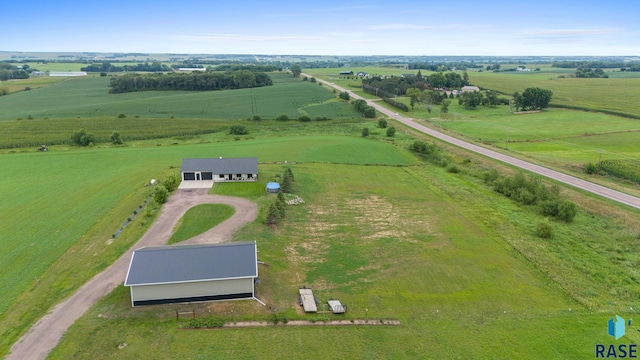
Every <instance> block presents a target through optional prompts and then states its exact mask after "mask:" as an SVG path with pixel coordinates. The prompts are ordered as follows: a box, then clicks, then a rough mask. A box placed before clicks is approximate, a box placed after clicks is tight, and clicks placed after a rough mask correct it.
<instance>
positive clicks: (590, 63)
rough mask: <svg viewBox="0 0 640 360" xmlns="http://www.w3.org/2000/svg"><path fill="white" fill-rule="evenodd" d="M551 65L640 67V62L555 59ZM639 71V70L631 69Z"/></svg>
mask: <svg viewBox="0 0 640 360" xmlns="http://www.w3.org/2000/svg"><path fill="white" fill-rule="evenodd" d="M551 66H553V67H557V68H565V69H573V68H587V69H589V68H593V69H615V68H620V69H627V70H628V69H629V68H640V63H637V62H624V61H554V62H553V63H551ZM631 71H638V70H631Z"/></svg>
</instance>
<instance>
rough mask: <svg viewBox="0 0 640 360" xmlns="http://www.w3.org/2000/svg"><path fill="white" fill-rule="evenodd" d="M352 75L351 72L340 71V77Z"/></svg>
mask: <svg viewBox="0 0 640 360" xmlns="http://www.w3.org/2000/svg"><path fill="white" fill-rule="evenodd" d="M349 75H353V71H340V76H349Z"/></svg>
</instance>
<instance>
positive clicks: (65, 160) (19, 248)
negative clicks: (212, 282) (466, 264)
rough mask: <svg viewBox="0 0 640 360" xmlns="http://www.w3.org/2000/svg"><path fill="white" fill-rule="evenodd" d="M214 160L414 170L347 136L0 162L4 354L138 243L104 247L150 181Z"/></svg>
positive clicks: (377, 146)
mask: <svg viewBox="0 0 640 360" xmlns="http://www.w3.org/2000/svg"><path fill="white" fill-rule="evenodd" d="M291 149H298V150H297V151H292V150H291ZM212 154H214V156H219V155H223V156H229V157H233V156H239V157H241V156H257V157H258V159H259V161H260V162H261V163H272V162H283V161H289V162H291V163H295V162H321V163H329V162H350V163H353V164H381V165H391V164H411V163H414V162H415V160H414V159H413V158H412V157H411V156H410V155H409V154H407V153H404V152H398V151H395V148H394V147H393V146H392V145H390V144H388V143H385V142H378V141H374V140H370V139H362V138H358V137H349V136H298V137H289V138H264V139H249V140H244V141H232V142H215V143H204V144H194V145H184V146H160V147H157V146H147V147H141V148H137V147H135V148H134V147H132V148H126V147H125V148H102V149H80V150H70V151H60V152H56V151H50V152H48V153H35V152H31V153H16V154H3V155H0V172H2V173H3V174H4V176H3V177H2V178H1V179H0V198H2V199H3V206H2V207H0V218H1V219H3V221H2V222H0V230H1V231H0V253H2V254H7V256H6V257H5V258H4V260H3V261H2V262H0V273H2V274H3V277H4V279H5V280H4V281H3V282H2V283H1V284H0V293H2V298H1V301H0V334H3V336H2V340H1V341H0V353H4V352H6V351H7V349H8V346H9V344H11V343H12V342H13V341H15V340H17V338H16V337H17V336H18V335H20V334H21V333H22V332H24V331H25V330H26V329H27V328H28V327H29V326H30V325H31V324H32V323H33V322H35V321H36V320H37V319H38V318H39V317H40V316H42V315H44V314H45V313H46V311H47V309H48V308H49V307H50V306H52V305H54V304H55V303H56V302H58V301H60V300H62V299H63V298H64V297H65V296H68V295H69V294H70V292H72V291H73V290H74V289H75V288H77V287H78V286H79V285H80V284H82V283H84V282H85V281H86V280H88V279H89V278H90V277H91V276H92V275H93V274H95V273H96V272H98V271H99V270H101V269H104V268H105V267H106V266H107V265H108V264H109V263H110V261H113V260H114V259H115V258H116V257H117V256H118V254H119V253H121V252H124V250H126V248H127V247H128V246H130V245H131V241H133V240H134V239H128V240H126V241H128V242H126V241H124V240H123V241H115V242H114V243H113V245H111V243H110V242H108V241H107V240H108V239H109V237H110V236H111V235H112V234H113V233H114V232H115V231H116V230H117V229H118V226H120V224H121V222H123V221H124V220H125V219H126V218H127V217H128V216H130V215H131V213H132V212H133V211H134V210H135V209H136V208H137V207H138V206H139V205H140V204H141V203H142V202H143V201H144V198H145V197H146V196H147V195H148V194H149V193H150V191H151V190H150V189H149V188H147V187H145V184H146V183H147V182H148V181H149V180H150V179H152V178H156V179H159V178H160V179H161V178H162V176H165V175H167V174H169V173H175V172H177V171H178V170H177V169H178V168H179V166H180V163H181V161H182V159H183V158H186V157H210V156H212ZM38 174H44V175H42V176H39V175H38ZM265 181H266V178H265ZM263 189H264V187H263ZM139 225H144V226H148V224H146V225H145V224H139ZM130 228H131V227H130ZM142 229H143V228H142V227H140V226H138V227H133V228H132V229H131V230H129V231H133V232H134V233H135V231H140V230H142ZM119 239H120V238H119ZM78 254H82V256H78ZM87 254H89V255H88V256H87ZM94 256H96V259H100V260H99V261H96V260H93V257H94ZM18 299H19V301H18Z"/></svg>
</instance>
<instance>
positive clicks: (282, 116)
mask: <svg viewBox="0 0 640 360" xmlns="http://www.w3.org/2000/svg"><path fill="white" fill-rule="evenodd" d="M276 120H280V121H287V120H289V117H288V116H287V115H285V114H282V115H278V117H277V118H276Z"/></svg>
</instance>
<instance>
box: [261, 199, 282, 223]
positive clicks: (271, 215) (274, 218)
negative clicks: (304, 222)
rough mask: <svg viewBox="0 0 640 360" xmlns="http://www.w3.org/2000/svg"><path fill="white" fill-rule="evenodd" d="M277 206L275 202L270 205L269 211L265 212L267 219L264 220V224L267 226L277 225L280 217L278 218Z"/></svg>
mask: <svg viewBox="0 0 640 360" xmlns="http://www.w3.org/2000/svg"><path fill="white" fill-rule="evenodd" d="M278 215H279V212H278V206H277V205H276V203H275V202H273V203H271V205H270V206H269V210H268V211H267V217H266V218H265V219H264V223H265V224H267V225H278V221H279V220H280V217H279V216H278Z"/></svg>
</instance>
